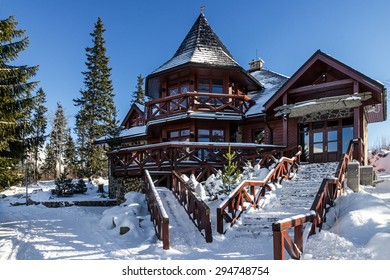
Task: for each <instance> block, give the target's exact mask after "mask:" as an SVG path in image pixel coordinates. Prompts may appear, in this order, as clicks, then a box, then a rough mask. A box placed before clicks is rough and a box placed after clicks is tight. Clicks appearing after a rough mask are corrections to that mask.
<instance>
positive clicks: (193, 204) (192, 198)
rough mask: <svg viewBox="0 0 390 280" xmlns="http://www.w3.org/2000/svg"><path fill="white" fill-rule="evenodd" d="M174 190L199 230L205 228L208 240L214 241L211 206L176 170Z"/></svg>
mask: <svg viewBox="0 0 390 280" xmlns="http://www.w3.org/2000/svg"><path fill="white" fill-rule="evenodd" d="M172 192H173V194H174V195H175V196H176V198H177V200H178V201H179V202H180V204H181V205H182V206H183V207H184V209H185V210H186V212H187V214H188V217H189V218H190V219H191V221H192V222H193V223H194V224H195V226H196V227H197V228H198V230H199V231H200V232H202V230H204V234H203V235H204V237H205V239H206V242H208V243H210V242H212V241H213V236H212V232H211V220H210V208H209V207H208V206H207V205H206V203H205V202H204V201H203V200H202V199H201V198H200V197H199V196H198V194H197V193H196V192H194V191H193V190H192V189H191V187H190V186H189V185H188V183H187V182H186V181H184V180H183V178H182V177H181V176H180V174H179V173H178V172H176V171H173V172H172Z"/></svg>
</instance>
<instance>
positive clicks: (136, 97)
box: [133, 74, 145, 105]
mask: <svg viewBox="0 0 390 280" xmlns="http://www.w3.org/2000/svg"><path fill="white" fill-rule="evenodd" d="M144 80H145V78H143V77H142V75H141V74H139V75H138V76H137V86H136V87H135V89H136V90H135V91H134V92H133V103H137V104H140V105H145V91H144Z"/></svg>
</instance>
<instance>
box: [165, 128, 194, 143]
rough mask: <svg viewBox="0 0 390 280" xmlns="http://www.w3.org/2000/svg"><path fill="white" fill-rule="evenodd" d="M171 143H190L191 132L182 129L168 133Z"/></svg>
mask: <svg viewBox="0 0 390 280" xmlns="http://www.w3.org/2000/svg"><path fill="white" fill-rule="evenodd" d="M168 138H169V141H187V142H188V141H190V130H189V129H181V130H173V131H170V132H168Z"/></svg>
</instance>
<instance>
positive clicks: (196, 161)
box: [108, 142, 283, 179]
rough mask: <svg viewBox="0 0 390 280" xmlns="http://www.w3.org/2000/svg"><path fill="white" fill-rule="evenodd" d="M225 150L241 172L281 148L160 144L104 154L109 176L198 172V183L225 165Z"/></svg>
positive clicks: (250, 144) (244, 144) (181, 143)
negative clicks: (232, 155) (233, 152)
mask: <svg viewBox="0 0 390 280" xmlns="http://www.w3.org/2000/svg"><path fill="white" fill-rule="evenodd" d="M229 146H230V147H231V149H232V150H233V151H236V157H235V158H234V161H236V162H237V163H238V166H239V167H240V168H241V167H243V166H245V164H246V163H247V162H248V161H250V162H251V163H252V164H253V165H254V164H255V163H257V162H258V161H259V160H260V159H261V158H262V155H263V154H262V153H264V152H268V153H269V152H271V151H274V152H275V154H278V153H281V152H282V150H281V148H283V147H281V146H275V145H258V144H252V143H225V142H223V143H219V142H207V143H201V142H164V143H158V144H149V145H144V146H138V147H130V148H124V149H120V150H114V151H111V152H109V153H108V155H109V156H110V160H111V172H112V175H113V176H119V177H121V176H138V175H141V174H142V170H144V169H148V170H150V171H172V170H176V171H180V172H188V171H195V170H197V171H200V172H199V173H198V179H205V178H207V177H208V176H210V175H211V174H214V173H215V172H216V169H221V168H222V166H223V165H224V164H225V163H226V159H225V158H224V154H226V152H227V151H228V148H229Z"/></svg>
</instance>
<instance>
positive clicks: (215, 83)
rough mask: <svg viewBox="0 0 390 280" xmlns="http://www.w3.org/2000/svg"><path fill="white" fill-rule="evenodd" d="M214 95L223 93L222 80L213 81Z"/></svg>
mask: <svg viewBox="0 0 390 280" xmlns="http://www.w3.org/2000/svg"><path fill="white" fill-rule="evenodd" d="M211 92H212V93H223V81H222V80H220V79H213V80H212V84H211Z"/></svg>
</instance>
